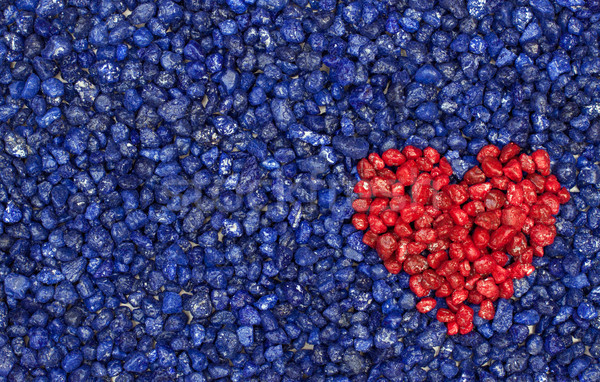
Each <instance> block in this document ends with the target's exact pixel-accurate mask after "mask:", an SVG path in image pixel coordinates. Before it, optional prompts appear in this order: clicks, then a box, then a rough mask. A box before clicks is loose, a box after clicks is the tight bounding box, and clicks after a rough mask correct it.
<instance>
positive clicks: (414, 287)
mask: <svg viewBox="0 0 600 382" xmlns="http://www.w3.org/2000/svg"><path fill="white" fill-rule="evenodd" d="M422 279H423V276H421V275H412V276H411V277H410V279H409V280H408V286H409V287H410V290H411V291H412V292H413V293H414V294H415V296H417V297H425V296H427V293H429V289H427V288H424V287H423V286H422V285H421V280H422Z"/></svg>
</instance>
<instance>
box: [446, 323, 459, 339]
mask: <svg viewBox="0 0 600 382" xmlns="http://www.w3.org/2000/svg"><path fill="white" fill-rule="evenodd" d="M446 327H447V330H448V335H449V336H454V335H456V334H458V331H459V327H458V324H457V323H456V321H451V322H448V324H447V325H446Z"/></svg>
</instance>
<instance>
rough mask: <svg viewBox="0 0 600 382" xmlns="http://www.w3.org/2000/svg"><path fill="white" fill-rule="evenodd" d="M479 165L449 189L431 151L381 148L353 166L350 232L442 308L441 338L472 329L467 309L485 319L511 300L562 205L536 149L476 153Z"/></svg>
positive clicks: (448, 177) (429, 303)
mask: <svg viewBox="0 0 600 382" xmlns="http://www.w3.org/2000/svg"><path fill="white" fill-rule="evenodd" d="M477 161H478V162H479V164H480V165H479V166H475V167H473V168H471V169H470V170H469V171H467V172H466V173H465V175H464V177H463V179H462V180H461V181H460V182H453V181H452V180H453V170H452V166H450V163H449V162H448V161H447V160H446V158H443V157H441V156H440V154H439V153H438V152H437V151H436V150H435V149H433V148H431V147H428V148H426V149H424V150H420V149H418V148H416V147H414V146H407V147H405V148H404V149H403V150H402V152H400V151H398V150H396V149H389V150H387V151H385V152H384V153H383V154H382V155H381V156H379V154H377V153H371V154H369V156H368V158H364V159H361V160H360V161H359V162H358V174H359V175H360V177H361V180H360V181H359V182H358V183H357V184H356V186H355V187H354V192H355V193H356V194H358V196H359V198H358V199H356V200H354V202H353V204H352V206H353V208H354V210H355V211H356V213H355V214H354V216H353V218H352V223H353V224H354V227H356V229H359V230H367V229H368V230H367V231H366V232H365V234H364V236H363V242H364V243H365V244H367V245H369V246H370V247H372V248H375V249H376V250H377V253H378V254H379V256H380V257H381V259H382V260H383V262H384V265H385V266H386V268H387V269H388V270H389V271H390V272H391V273H398V272H400V271H401V270H404V271H405V272H406V273H407V274H409V275H410V282H409V284H410V288H411V290H412V291H413V292H414V293H415V294H416V295H417V297H421V298H423V299H422V300H421V301H420V302H419V303H418V304H417V309H418V310H419V311H420V312H422V313H426V312H429V311H431V310H432V309H433V308H434V307H435V305H436V300H435V299H434V298H433V297H426V296H428V295H429V294H430V293H431V292H432V291H435V296H436V297H438V298H445V301H446V304H447V306H448V308H447V309H446V308H441V309H438V312H437V319H438V320H439V321H441V322H445V323H447V328H448V334H450V335H453V334H456V333H459V332H460V333H461V334H466V333H468V332H470V331H471V330H472V329H473V315H474V311H473V309H472V308H471V307H469V306H468V305H466V304H465V302H469V303H471V304H475V305H480V309H479V316H480V317H482V318H485V319H488V320H490V319H492V318H493V317H494V305H493V303H494V301H496V300H497V299H498V298H510V297H512V295H513V292H514V291H513V280H514V279H520V278H522V277H525V276H527V275H530V274H531V273H532V272H533V271H534V269H535V268H534V266H533V265H532V264H531V263H532V261H533V257H534V256H543V254H544V247H545V246H547V245H550V244H552V242H553V241H554V237H555V236H556V227H555V221H556V219H555V218H554V216H553V215H556V214H557V213H558V210H559V207H560V205H561V204H564V203H566V202H567V201H568V200H569V199H570V194H569V191H568V190H567V189H566V188H564V187H562V186H561V185H560V183H559V182H558V180H557V179H556V177H555V176H554V175H550V157H549V156H548V153H547V152H546V151H544V150H537V151H535V152H533V153H532V154H531V155H527V154H525V153H521V149H520V148H519V146H517V145H516V144H514V143H509V144H508V145H506V146H504V148H502V150H500V149H499V148H498V147H496V146H493V145H488V146H485V147H483V148H482V149H481V150H480V152H479V153H478V154H477Z"/></svg>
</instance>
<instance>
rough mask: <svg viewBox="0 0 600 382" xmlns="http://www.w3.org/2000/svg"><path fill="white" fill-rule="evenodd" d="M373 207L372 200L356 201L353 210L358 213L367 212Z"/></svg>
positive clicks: (353, 203)
mask: <svg viewBox="0 0 600 382" xmlns="http://www.w3.org/2000/svg"><path fill="white" fill-rule="evenodd" d="M370 205H371V199H356V200H354V201H353V202H352V208H354V211H356V212H367V211H368V210H369V206H370Z"/></svg>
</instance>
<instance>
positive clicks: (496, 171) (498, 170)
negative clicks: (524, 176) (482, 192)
mask: <svg viewBox="0 0 600 382" xmlns="http://www.w3.org/2000/svg"><path fill="white" fill-rule="evenodd" d="M481 170H482V171H483V173H484V174H485V176H487V177H488V178H496V177H499V176H502V174H503V172H502V163H500V161H499V160H498V159H497V158H493V157H486V158H484V159H483V162H481Z"/></svg>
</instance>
